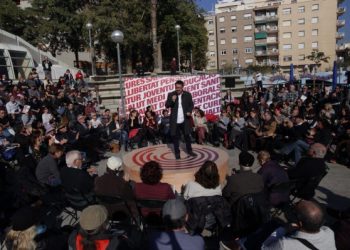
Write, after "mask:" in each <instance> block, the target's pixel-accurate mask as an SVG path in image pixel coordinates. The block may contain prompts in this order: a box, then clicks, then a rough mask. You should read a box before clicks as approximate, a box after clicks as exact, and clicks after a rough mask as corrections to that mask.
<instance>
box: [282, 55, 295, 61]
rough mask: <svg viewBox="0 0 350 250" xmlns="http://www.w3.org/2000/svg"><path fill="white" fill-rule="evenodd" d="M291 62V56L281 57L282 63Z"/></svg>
mask: <svg viewBox="0 0 350 250" xmlns="http://www.w3.org/2000/svg"><path fill="white" fill-rule="evenodd" d="M292 60H293V57H292V56H284V57H283V61H284V62H291V61H292Z"/></svg>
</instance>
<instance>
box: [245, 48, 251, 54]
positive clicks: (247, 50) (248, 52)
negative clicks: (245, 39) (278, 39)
mask: <svg viewBox="0 0 350 250" xmlns="http://www.w3.org/2000/svg"><path fill="white" fill-rule="evenodd" d="M245 53H246V54H251V53H253V48H245Z"/></svg>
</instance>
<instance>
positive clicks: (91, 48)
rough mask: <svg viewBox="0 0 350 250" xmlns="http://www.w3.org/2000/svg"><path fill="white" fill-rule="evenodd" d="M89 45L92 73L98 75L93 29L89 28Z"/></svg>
mask: <svg viewBox="0 0 350 250" xmlns="http://www.w3.org/2000/svg"><path fill="white" fill-rule="evenodd" d="M89 47H90V57H91V75H93V76H94V75H96V69H95V62H94V54H95V53H94V48H93V46H92V37H91V29H89Z"/></svg>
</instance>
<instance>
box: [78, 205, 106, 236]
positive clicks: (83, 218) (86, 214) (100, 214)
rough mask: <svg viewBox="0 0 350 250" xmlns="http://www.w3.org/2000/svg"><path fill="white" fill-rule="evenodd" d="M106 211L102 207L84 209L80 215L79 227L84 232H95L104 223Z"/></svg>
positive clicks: (92, 206)
mask: <svg viewBox="0 0 350 250" xmlns="http://www.w3.org/2000/svg"><path fill="white" fill-rule="evenodd" d="M107 218H108V212H107V209H106V208H105V207H104V206H102V205H91V206H88V207H87V208H85V209H84V210H83V211H82V212H81V215H80V219H79V224H80V227H81V228H82V229H84V230H86V231H92V230H96V229H98V228H99V227H101V226H102V225H103V223H105V222H106V220H107Z"/></svg>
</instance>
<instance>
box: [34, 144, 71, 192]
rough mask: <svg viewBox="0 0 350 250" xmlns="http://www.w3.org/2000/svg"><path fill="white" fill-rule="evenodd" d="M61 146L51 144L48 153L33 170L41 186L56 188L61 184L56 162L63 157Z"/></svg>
mask: <svg viewBox="0 0 350 250" xmlns="http://www.w3.org/2000/svg"><path fill="white" fill-rule="evenodd" d="M63 151H64V149H63V146H61V145H60V144H53V145H51V146H50V147H49V153H48V154H47V155H46V156H45V157H44V158H43V159H41V161H40V162H39V164H38V166H37V167H36V169H35V175H36V178H37V179H38V181H39V182H40V183H41V184H46V185H49V186H58V185H60V184H61V177H60V172H59V171H58V164H57V161H58V159H59V158H61V156H62V155H63Z"/></svg>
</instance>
